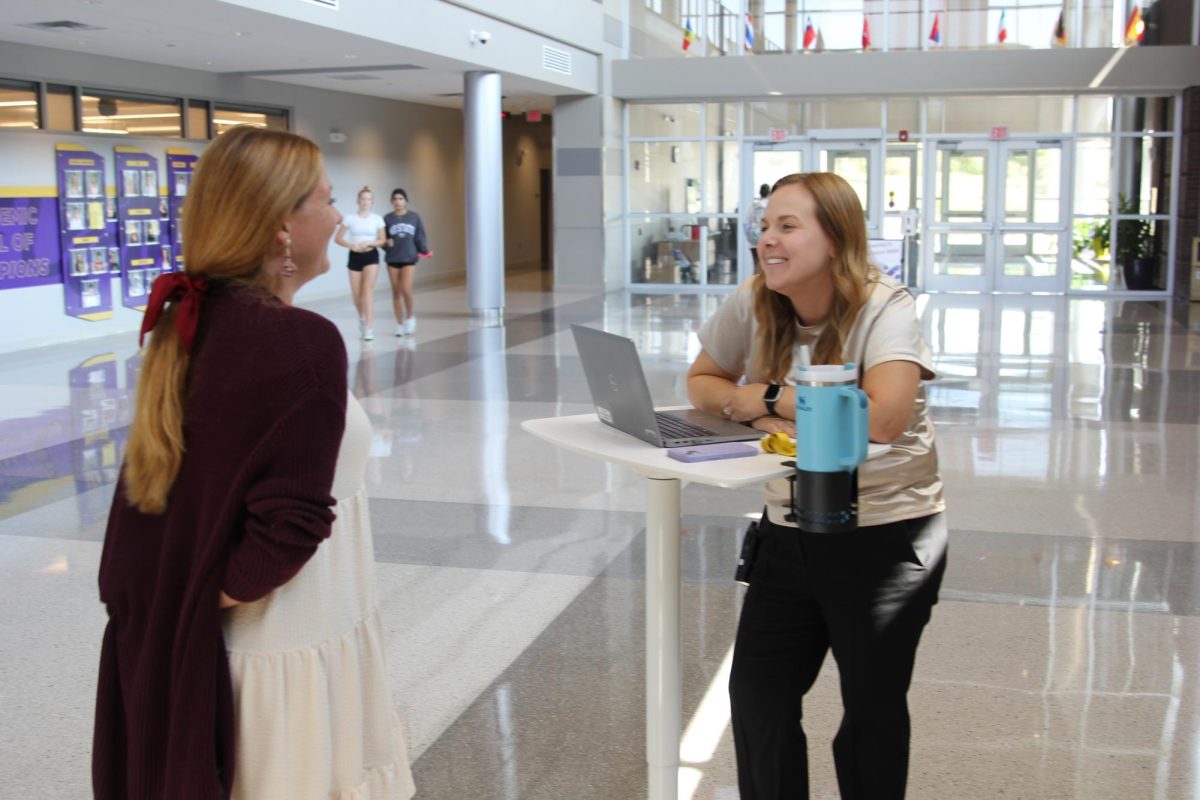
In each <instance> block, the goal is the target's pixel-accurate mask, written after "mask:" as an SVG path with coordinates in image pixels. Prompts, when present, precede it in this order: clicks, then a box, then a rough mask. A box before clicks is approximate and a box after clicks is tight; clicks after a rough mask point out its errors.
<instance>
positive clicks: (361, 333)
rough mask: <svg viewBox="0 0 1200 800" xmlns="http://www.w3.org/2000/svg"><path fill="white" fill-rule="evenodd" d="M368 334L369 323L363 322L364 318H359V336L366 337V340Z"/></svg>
mask: <svg viewBox="0 0 1200 800" xmlns="http://www.w3.org/2000/svg"><path fill="white" fill-rule="evenodd" d="M366 333H367V323H366V322H365V321H364V320H363V318H362V317H359V318H358V335H359V336H360V337H364V338H365V337H366Z"/></svg>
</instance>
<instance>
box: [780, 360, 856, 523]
mask: <svg viewBox="0 0 1200 800" xmlns="http://www.w3.org/2000/svg"><path fill="white" fill-rule="evenodd" d="M866 460H867V395H866V394H865V393H864V392H863V390H862V389H859V388H858V369H857V368H856V367H855V365H854V364H852V363H850V364H819V365H816V366H801V367H797V369H796V485H795V491H794V493H793V500H792V516H793V517H794V520H793V521H794V522H795V523H796V524H797V525H798V526H799V527H800V528H802V529H803V530H806V531H811V532H813V533H843V532H846V531H852V530H855V529H857V528H858V466H859V464H862V463H863V462H864V461H866Z"/></svg>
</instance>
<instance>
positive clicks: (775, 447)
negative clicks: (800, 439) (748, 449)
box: [759, 433, 796, 456]
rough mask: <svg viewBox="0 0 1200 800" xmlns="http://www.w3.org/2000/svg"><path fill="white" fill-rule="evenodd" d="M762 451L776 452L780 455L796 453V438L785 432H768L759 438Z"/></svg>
mask: <svg viewBox="0 0 1200 800" xmlns="http://www.w3.org/2000/svg"><path fill="white" fill-rule="evenodd" d="M759 441H760V442H761V443H762V449H763V452H764V453H778V454H779V455H781V456H794V455H796V440H795V439H793V438H792V437H791V436H788V435H787V434H786V433H768V434H767V435H766V436H764V437H763V438H762V439H760V440H759Z"/></svg>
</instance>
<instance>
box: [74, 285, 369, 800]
mask: <svg viewBox="0 0 1200 800" xmlns="http://www.w3.org/2000/svg"><path fill="white" fill-rule="evenodd" d="M345 420H346V350H345V346H344V345H343V343H342V338H341V335H340V334H339V333H338V331H337V329H336V328H335V327H334V326H333V324H332V323H330V322H329V321H328V320H325V319H323V318H322V317H319V316H317V315H316V314H313V313H311V312H309V311H304V310H301V309H298V308H293V307H291V306H288V305H285V304H283V303H281V302H279V301H278V300H276V299H274V298H269V297H264V296H262V295H261V294H259V293H255V292H253V291H251V290H248V289H244V288H241V289H239V288H233V287H229V286H220V285H217V286H213V287H212V288H210V290H209V293H208V296H207V297H206V298H205V300H204V306H203V310H202V312H201V318H200V326H199V330H198V332H197V336H196V341H195V345H194V347H193V352H192V361H191V367H190V369H189V373H188V379H187V392H186V400H185V405H184V421H185V424H184V439H185V448H186V449H185V454H184V457H183V464H182V468H181V469H180V472H179V477H178V479H177V480H176V482H175V485H174V487H173V488H172V489H171V493H170V496H169V498H168V503H167V509H166V512H165V513H162V514H143V513H141V512H139V511H138V510H137V509H135V508H134V507H132V506H131V505H129V503H128V501H127V500H126V497H125V491H124V484H123V483H121V482H119V483H118V484H117V489H116V494H115V496H114V498H113V505H112V511H111V513H110V515H109V520H108V530H107V532H106V533H105V537H104V552H103V554H102V556H101V561H100V599H101V601H102V602H103V603H104V604H105V606H106V607H107V610H108V617H109V622H108V627H107V628H106V629H105V632H104V643H103V647H102V652H101V656H100V677H99V686H98V689H97V698H96V727H95V734H94V740H93V746H92V784H93V787H94V791H95V796H96V798H97V799H98V800H216V799H217V798H227V797H229V793H230V789H231V787H232V786H233V770H234V763H233V753H234V740H233V737H234V725H233V723H234V719H233V698H232V692H231V686H230V676H229V662H228V660H227V657H226V653H225V643H224V640H223V637H222V634H221V616H220V611H219V610H218V602H219V598H218V593H219V592H220V590H221V589H224V590H225V592H226V593H227V594H229V595H231V596H232V597H234V598H236V599H238V600H246V601H249V600H257V599H258V598H260V597H263V596H264V595H266V594H268V593H269V592H270V591H271V590H273V589H275V588H276V587H278V586H280V585H282V584H284V583H286V582H287V581H288V580H289V579H291V578H292V577H293V576H294V575H295V574H296V573H297V572H299V570H300V568H301V567H302V566H304V563H305V562H306V561H307V560H308V559H309V558H310V557H311V556H312V554H313V553H314V552H315V550H316V548H317V545H318V544H320V542H321V541H322V540H323V539H325V538H327V537H328V536H329V532H330V525H331V523H332V522H333V517H334V515H333V511H332V506H333V504H334V499H333V497H332V496H331V495H330V489H331V488H332V485H333V473H334V467H335V465H336V462H337V454H338V449H339V446H340V444H341V439H342V432H343V428H344V426H345Z"/></svg>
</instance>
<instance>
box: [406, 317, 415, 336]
mask: <svg viewBox="0 0 1200 800" xmlns="http://www.w3.org/2000/svg"><path fill="white" fill-rule="evenodd" d="M404 332H405V333H407V334H408V335H409V336H412V335H413V334H414V333H416V332H417V318H416V317H414V316H410V317H409V318H408V319H406V320H404Z"/></svg>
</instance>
